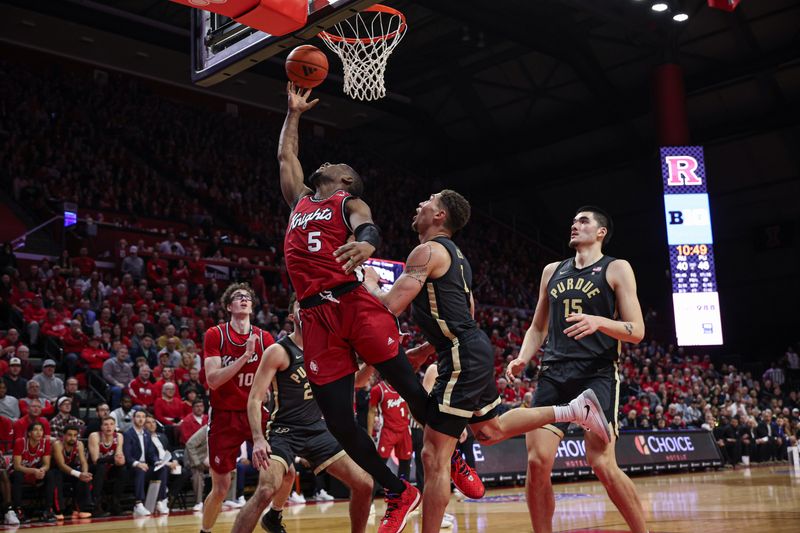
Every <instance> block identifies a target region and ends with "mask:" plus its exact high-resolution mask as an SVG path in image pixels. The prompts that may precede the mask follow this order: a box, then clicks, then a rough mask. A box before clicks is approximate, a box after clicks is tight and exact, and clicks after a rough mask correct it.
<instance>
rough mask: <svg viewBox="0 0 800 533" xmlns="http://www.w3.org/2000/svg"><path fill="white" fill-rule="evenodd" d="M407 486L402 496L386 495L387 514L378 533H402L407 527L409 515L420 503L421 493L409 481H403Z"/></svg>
mask: <svg viewBox="0 0 800 533" xmlns="http://www.w3.org/2000/svg"><path fill="white" fill-rule="evenodd" d="M402 481H403V484H405V486H406V490H404V491H403V492H402V493H401V494H390V493H388V492H387V493H386V514H385V515H383V518H382V519H381V523H380V525H379V526H378V533H400V532H401V531H403V528H404V527H406V520H407V519H408V515H409V513H411V511H413V510H414V509H416V508H417V506H418V505H419V501H420V493H419V491H418V490H417V489H416V488H415V487H412V486H411V485H409V483H408V481H406V480H405V479H404V480H402Z"/></svg>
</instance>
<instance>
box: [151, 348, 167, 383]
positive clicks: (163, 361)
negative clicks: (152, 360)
mask: <svg viewBox="0 0 800 533" xmlns="http://www.w3.org/2000/svg"><path fill="white" fill-rule="evenodd" d="M168 366H170V364H169V354H168V353H167V352H162V353H160V354H158V366H156V367H155V368H154V369H153V377H154V378H156V379H161V375H162V373H163V371H164V369H165V368H167V367H168Z"/></svg>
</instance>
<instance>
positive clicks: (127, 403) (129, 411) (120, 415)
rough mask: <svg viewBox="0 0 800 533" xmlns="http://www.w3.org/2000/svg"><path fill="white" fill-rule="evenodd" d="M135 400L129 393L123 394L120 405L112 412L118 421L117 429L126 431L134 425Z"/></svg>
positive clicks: (112, 415)
mask: <svg viewBox="0 0 800 533" xmlns="http://www.w3.org/2000/svg"><path fill="white" fill-rule="evenodd" d="M134 412H135V411H134V410H133V400H132V399H131V397H130V396H128V395H127V394H123V395H122V400H120V405H119V407H117V408H116V409H114V410H113V411H112V412H111V418H113V419H114V420H115V421H116V425H117V431H119V432H121V433H125V432H126V431H128V430H129V429H130V428H131V426H132V425H133V413H134Z"/></svg>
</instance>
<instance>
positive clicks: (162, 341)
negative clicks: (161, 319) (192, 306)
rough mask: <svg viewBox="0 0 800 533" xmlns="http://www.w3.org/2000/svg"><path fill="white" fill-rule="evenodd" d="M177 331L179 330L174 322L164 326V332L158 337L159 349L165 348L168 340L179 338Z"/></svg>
mask: <svg viewBox="0 0 800 533" xmlns="http://www.w3.org/2000/svg"><path fill="white" fill-rule="evenodd" d="M176 333H177V331H176V329H175V326H173V325H172V324H168V325H167V326H166V327H165V328H164V334H163V335H161V336H160V337H159V338H157V339H156V347H158V349H159V350H163V349H164V348H166V347H167V341H168V340H170V339H177V336H176ZM176 346H177V344H176Z"/></svg>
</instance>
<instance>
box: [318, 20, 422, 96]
mask: <svg viewBox="0 0 800 533" xmlns="http://www.w3.org/2000/svg"><path fill="white" fill-rule="evenodd" d="M376 7H379V8H380V7H383V6H376ZM406 27H407V26H406V23H405V19H404V18H403V16H402V15H401V14H400V13H397V14H393V13H388V12H384V11H372V10H370V9H369V8H368V9H367V10H365V11H363V12H361V13H357V14H356V15H355V16H354V17H351V18H349V19H347V20H344V21H342V22H340V23H338V24H336V25H334V26H333V27H332V28H330V29H329V30H328V32H322V33H320V34H319V35H320V37H321V38H322V40H323V42H324V43H325V44H326V45H327V46H328V48H330V49H331V50H332V51H333V52H335V53H336V55H337V56H339V59H341V60H342V65H343V66H344V92H345V94H347V95H348V96H350V97H351V98H353V99H354V100H367V101H369V100H377V99H379V98H383V97H384V96H386V87H385V85H384V73H385V72H386V63H387V62H388V61H389V56H390V55H391V54H392V51H394V48H395V47H396V46H397V45H398V44H399V43H400V41H401V40H402V38H403V35H405V33H406Z"/></svg>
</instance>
